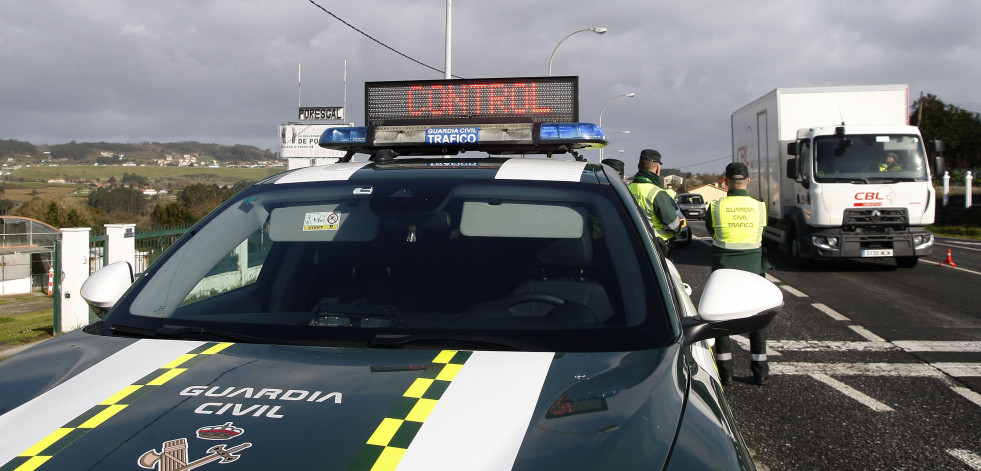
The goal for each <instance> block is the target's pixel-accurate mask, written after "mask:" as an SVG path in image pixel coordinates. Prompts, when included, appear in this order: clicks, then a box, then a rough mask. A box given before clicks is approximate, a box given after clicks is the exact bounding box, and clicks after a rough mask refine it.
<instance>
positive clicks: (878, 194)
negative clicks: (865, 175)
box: [855, 186, 896, 206]
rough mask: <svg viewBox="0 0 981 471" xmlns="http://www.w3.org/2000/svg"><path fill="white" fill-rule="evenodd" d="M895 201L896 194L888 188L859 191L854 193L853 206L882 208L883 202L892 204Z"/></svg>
mask: <svg viewBox="0 0 981 471" xmlns="http://www.w3.org/2000/svg"><path fill="white" fill-rule="evenodd" d="M895 199H896V193H895V192H894V191H892V188H890V187H888V186H884V187H881V188H879V189H877V190H876V191H860V192H858V193H855V201H856V203H855V206H882V204H883V202H885V203H886V204H890V205H891V204H892V202H893V200H895Z"/></svg>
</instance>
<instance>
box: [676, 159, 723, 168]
mask: <svg viewBox="0 0 981 471" xmlns="http://www.w3.org/2000/svg"><path fill="white" fill-rule="evenodd" d="M731 158H732V156H726V157H722V158H718V159H714V160H707V161H705V162H699V163H697V164H691V165H685V166H683V167H678V169H679V170H680V169H683V168H688V167H694V166H696V165H704V164H710V163H712V162H718V161H720V160H729V159H731Z"/></svg>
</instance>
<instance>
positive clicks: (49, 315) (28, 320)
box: [0, 309, 54, 347]
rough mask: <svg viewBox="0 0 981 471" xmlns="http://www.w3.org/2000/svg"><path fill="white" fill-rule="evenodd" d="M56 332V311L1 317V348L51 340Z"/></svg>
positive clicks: (43, 310)
mask: <svg viewBox="0 0 981 471" xmlns="http://www.w3.org/2000/svg"><path fill="white" fill-rule="evenodd" d="M53 332H54V309H42V310H40V311H33V312H28V313H24V314H17V315H16V316H15V317H5V316H0V347H12V346H16V345H19V344H22V343H29V342H34V341H38V340H44V339H47V338H50V337H51V336H52V335H53Z"/></svg>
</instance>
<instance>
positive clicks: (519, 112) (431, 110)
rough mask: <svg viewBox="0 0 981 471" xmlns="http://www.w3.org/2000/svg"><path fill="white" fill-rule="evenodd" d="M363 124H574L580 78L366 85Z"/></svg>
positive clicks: (528, 78) (531, 78)
mask: <svg viewBox="0 0 981 471" xmlns="http://www.w3.org/2000/svg"><path fill="white" fill-rule="evenodd" d="M364 96H365V124H366V125H368V126H383V125H412V124H426V125H429V124H479V123H514V122H524V123H555V122H566V123H568V122H576V121H579V77H524V78H504V79H460V80H416V81H399V82H365V94H364Z"/></svg>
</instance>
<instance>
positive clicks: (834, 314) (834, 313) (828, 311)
mask: <svg viewBox="0 0 981 471" xmlns="http://www.w3.org/2000/svg"><path fill="white" fill-rule="evenodd" d="M811 306H814V308H815V309H817V310H818V311H821V312H823V313H825V314H827V315H829V316H831V318H832V319H834V320H836V321H851V319H849V318H847V317H845V316H843V315H841V314H838V311H835V310H834V309H831V308H830V307H828V306H825V305H824V304H821V303H813V304H811Z"/></svg>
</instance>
